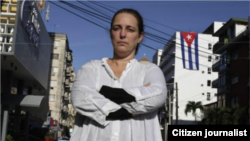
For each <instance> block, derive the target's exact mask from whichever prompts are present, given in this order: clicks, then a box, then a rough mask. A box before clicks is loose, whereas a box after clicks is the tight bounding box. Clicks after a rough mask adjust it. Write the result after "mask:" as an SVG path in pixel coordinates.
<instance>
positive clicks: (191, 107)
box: [185, 101, 204, 122]
mask: <svg viewBox="0 0 250 141" xmlns="http://www.w3.org/2000/svg"><path fill="white" fill-rule="evenodd" d="M197 109H200V110H201V111H203V110H204V108H203V105H202V103H201V102H200V101H199V102H195V101H188V103H187V105H186V109H185V114H186V115H187V114H188V113H189V112H192V115H193V116H194V119H195V122H196V120H197V114H196V110H197Z"/></svg>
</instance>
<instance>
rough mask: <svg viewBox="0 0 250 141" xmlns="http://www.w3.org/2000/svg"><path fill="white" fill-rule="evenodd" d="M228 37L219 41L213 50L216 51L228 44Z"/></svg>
mask: <svg viewBox="0 0 250 141" xmlns="http://www.w3.org/2000/svg"><path fill="white" fill-rule="evenodd" d="M228 41H229V40H228V38H224V40H223V41H219V42H217V43H216V44H215V45H214V48H213V52H216V51H217V50H218V49H219V48H220V47H222V46H224V45H226V44H227V43H228Z"/></svg>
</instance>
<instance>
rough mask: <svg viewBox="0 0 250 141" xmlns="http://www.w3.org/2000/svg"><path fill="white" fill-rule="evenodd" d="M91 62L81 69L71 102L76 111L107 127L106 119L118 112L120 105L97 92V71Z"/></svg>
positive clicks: (73, 88)
mask: <svg viewBox="0 0 250 141" xmlns="http://www.w3.org/2000/svg"><path fill="white" fill-rule="evenodd" d="M93 63H94V62H89V63H87V64H85V65H83V66H82V67H81V69H80V70H79V71H78V73H77V78H76V80H75V82H74V84H73V87H72V92H71V93H72V94H71V100H72V104H73V106H74V108H75V110H76V111H77V112H78V113H80V114H81V115H84V116H86V117H88V118H90V119H93V120H95V121H96V122H97V123H99V124H101V125H104V126H105V125H107V124H108V123H109V122H110V121H106V117H107V116H108V115H109V113H110V112H114V111H117V110H119V109H120V108H121V106H120V105H118V104H116V103H114V102H112V101H110V100H109V99H106V98H105V97H104V96H103V95H101V94H100V93H99V92H97V90H96V76H97V75H98V74H97V70H96V69H95V68H94V66H93Z"/></svg>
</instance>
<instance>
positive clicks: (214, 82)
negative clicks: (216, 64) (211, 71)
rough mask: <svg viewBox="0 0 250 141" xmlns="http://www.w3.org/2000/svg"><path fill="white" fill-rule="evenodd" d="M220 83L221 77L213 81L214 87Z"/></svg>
mask: <svg viewBox="0 0 250 141" xmlns="http://www.w3.org/2000/svg"><path fill="white" fill-rule="evenodd" d="M218 84H219V79H216V80H214V81H213V82H212V87H213V88H218Z"/></svg>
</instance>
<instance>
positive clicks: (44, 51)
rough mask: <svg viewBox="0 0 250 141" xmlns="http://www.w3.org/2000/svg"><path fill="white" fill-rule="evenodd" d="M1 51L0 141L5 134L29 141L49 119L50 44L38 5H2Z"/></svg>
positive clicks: (14, 1) (13, 0) (9, 1)
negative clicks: (34, 131) (35, 131)
mask: <svg viewBox="0 0 250 141" xmlns="http://www.w3.org/2000/svg"><path fill="white" fill-rule="evenodd" d="M0 51H1V80H2V83H1V108H2V109H1V111H2V112H1V116H2V117H1V118H2V119H3V120H2V121H1V122H2V124H1V125H2V129H3V130H2V136H1V137H2V139H1V140H5V135H6V134H10V135H12V136H13V137H14V139H20V140H28V139H30V138H31V137H30V135H29V132H32V131H30V130H31V129H34V128H41V127H42V125H43V122H44V121H46V118H47V112H48V95H47V94H48V86H49V76H50V63H51V61H50V59H49V58H51V40H50V37H49V35H48V32H47V30H46V27H45V25H44V23H43V20H42V17H41V15H40V12H39V9H38V7H37V3H36V2H34V1H25V0H23V1H17V0H4V1H1V35H0ZM20 133H25V134H20ZM40 133H41V132H40ZM33 135H34V134H33ZM34 136H36V135H34ZM41 136H42V135H41ZM38 138H39V137H38Z"/></svg>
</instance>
